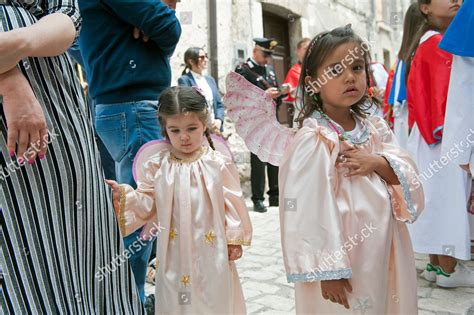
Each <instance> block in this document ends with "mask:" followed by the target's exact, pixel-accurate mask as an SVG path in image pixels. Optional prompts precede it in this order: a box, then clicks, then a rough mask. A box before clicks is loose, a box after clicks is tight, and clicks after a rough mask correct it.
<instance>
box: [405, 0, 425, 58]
mask: <svg viewBox="0 0 474 315" xmlns="http://www.w3.org/2000/svg"><path fill="white" fill-rule="evenodd" d="M404 19H405V21H404V22H403V37H402V44H401V46H400V50H399V51H398V59H399V60H403V62H407V61H408V60H409V59H410V55H409V54H408V53H409V49H410V46H411V44H412V43H413V41H414V38H415V36H416V35H417V34H418V32H419V30H420V28H421V27H422V26H423V25H424V24H425V18H424V16H423V14H422V13H421V11H420V7H419V5H418V3H412V4H411V5H410V6H409V7H408V10H407V12H406V13H405V17H404Z"/></svg>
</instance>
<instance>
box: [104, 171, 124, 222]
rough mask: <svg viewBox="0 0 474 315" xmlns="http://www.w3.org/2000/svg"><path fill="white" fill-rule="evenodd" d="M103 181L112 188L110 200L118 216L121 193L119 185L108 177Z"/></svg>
mask: <svg viewBox="0 0 474 315" xmlns="http://www.w3.org/2000/svg"><path fill="white" fill-rule="evenodd" d="M105 182H106V183H107V185H109V186H110V187H111V188H112V202H113V205H114V211H115V214H116V215H117V216H118V215H119V213H120V197H121V195H122V192H121V191H120V185H119V184H118V183H117V182H116V181H114V180H110V179H106V180H105Z"/></svg>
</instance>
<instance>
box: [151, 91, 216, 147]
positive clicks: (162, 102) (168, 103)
mask: <svg viewBox="0 0 474 315" xmlns="http://www.w3.org/2000/svg"><path fill="white" fill-rule="evenodd" d="M183 113H195V114H197V115H198V117H199V119H200V120H201V121H202V123H203V124H204V126H205V127H206V131H205V135H206V138H207V141H208V142H209V145H210V146H211V148H212V149H213V150H215V147H214V142H213V141H212V138H211V134H210V131H209V129H210V128H209V111H208V109H207V102H206V98H205V97H204V96H203V95H202V94H201V93H200V92H198V91H197V90H196V89H195V88H194V87H190V86H173V87H170V88H168V89H166V90H164V91H163V92H162V93H161V95H160V97H159V99H158V119H159V121H160V125H161V132H162V134H163V136H165V137H166V139H168V140H169V136H168V133H167V132H166V118H167V117H170V116H174V115H179V114H183Z"/></svg>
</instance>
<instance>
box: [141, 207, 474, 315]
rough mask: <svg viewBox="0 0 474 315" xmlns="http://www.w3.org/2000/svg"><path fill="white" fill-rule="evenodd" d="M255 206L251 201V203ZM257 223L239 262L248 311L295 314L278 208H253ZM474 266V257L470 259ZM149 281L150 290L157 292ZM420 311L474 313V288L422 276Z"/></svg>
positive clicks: (423, 314) (425, 314)
mask: <svg viewBox="0 0 474 315" xmlns="http://www.w3.org/2000/svg"><path fill="white" fill-rule="evenodd" d="M247 206H248V207H249V209H251V202H248V203H247ZM250 218H251V220H252V224H253V231H254V234H253V240H252V246H250V247H249V248H244V250H245V252H244V255H243V257H242V259H241V260H239V261H238V262H237V267H238V270H239V275H240V280H241V282H242V287H243V290H244V295H245V298H246V302H247V312H248V314H295V303H294V290H293V285H291V284H288V283H287V281H286V276H285V271H284V267H283V258H282V253H281V246H280V223H279V216H278V208H275V207H272V208H268V212H267V213H256V212H253V211H250ZM426 262H427V256H425V255H417V259H416V267H417V271H418V274H420V273H421V271H422V270H423V268H424V267H425V266H426ZM468 266H470V267H471V268H473V267H474V261H470V262H468ZM153 291H154V288H153V286H151V285H149V284H147V294H150V293H153ZM418 308H419V314H420V315H434V314H436V315H454V314H456V315H457V314H459V315H461V314H463V315H471V314H474V288H462V289H441V288H438V287H437V286H436V285H435V284H431V283H429V282H428V281H426V280H424V279H421V278H420V277H418Z"/></svg>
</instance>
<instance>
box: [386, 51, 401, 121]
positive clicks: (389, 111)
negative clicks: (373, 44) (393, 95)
mask: <svg viewBox="0 0 474 315" xmlns="http://www.w3.org/2000/svg"><path fill="white" fill-rule="evenodd" d="M397 63H398V60H397V61H396V62H395V64H394V65H393V66H392V68H391V69H390V72H389V74H388V80H387V86H386V87H385V94H384V96H383V117H384V118H385V120H386V121H387V122H388V124H389V126H390V128H392V129H393V123H394V120H393V110H392V106H390V104H389V103H388V97H389V96H390V91H391V90H392V85H393V77H394V76H395V69H396V67H397Z"/></svg>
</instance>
